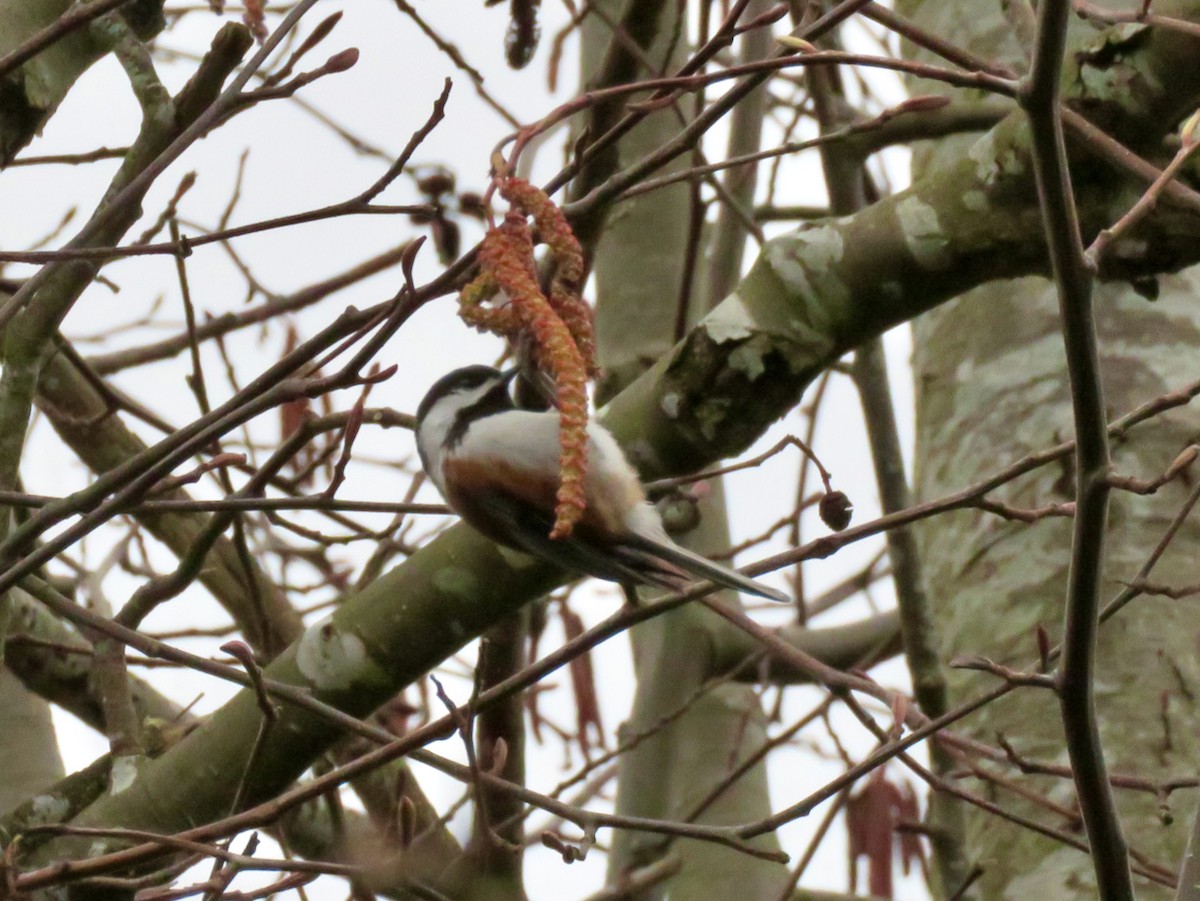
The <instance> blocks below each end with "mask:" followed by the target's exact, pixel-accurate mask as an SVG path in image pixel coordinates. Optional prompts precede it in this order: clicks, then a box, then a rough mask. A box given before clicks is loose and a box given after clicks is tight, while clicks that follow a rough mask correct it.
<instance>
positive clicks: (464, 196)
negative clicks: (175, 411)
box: [458, 191, 486, 219]
mask: <svg viewBox="0 0 1200 901" xmlns="http://www.w3.org/2000/svg"><path fill="white" fill-rule="evenodd" d="M458 208H459V210H461V211H462V214H463V215H464V216H470V217H472V218H474V219H482V218H483V217H484V213H485V212H486V210H484V208H483V198H482V197H481V196H480V195H479V194H477V193H476V192H475V191H463V192H462V193H461V194H459V195H458Z"/></svg>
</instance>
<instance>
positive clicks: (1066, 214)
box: [1019, 0, 1134, 901]
mask: <svg viewBox="0 0 1200 901" xmlns="http://www.w3.org/2000/svg"><path fill="white" fill-rule="evenodd" d="M1069 11H1070V4H1069V3H1068V2H1066V0H1044V2H1043V3H1042V4H1041V5H1040V6H1039V8H1038V31H1037V42H1036V44H1035V46H1034V54H1033V66H1032V69H1031V71H1030V74H1029V77H1028V79H1027V80H1025V81H1024V82H1023V83H1022V89H1021V92H1020V98H1019V99H1020V102H1021V105H1022V106H1023V107H1024V109H1025V111H1026V113H1027V114H1028V116H1029V126H1030V133H1031V136H1032V157H1033V168H1034V173H1035V175H1036V178H1037V187H1038V198H1039V200H1040V203H1041V210H1042V220H1043V223H1044V226H1045V231H1046V242H1047V246H1048V250H1049V254H1050V262H1051V266H1052V268H1053V271H1054V280H1055V283H1056V284H1057V286H1058V297H1059V310H1060V315H1061V320H1062V331H1063V340H1064V343H1065V346H1066V355H1067V369H1068V374H1069V377H1070V383H1071V405H1072V410H1073V413H1074V419H1075V463H1076V485H1075V505H1076V507H1075V530H1074V535H1073V537H1072V544H1071V566H1070V573H1069V575H1068V579H1067V582H1068V584H1067V604H1066V616H1065V622H1064V625H1063V654H1062V662H1061V664H1060V666H1059V670H1058V689H1059V703H1060V705H1061V715H1062V722H1063V730H1064V732H1065V734H1066V741H1067V752H1068V754H1069V756H1070V759H1071V766H1072V769H1073V771H1074V775H1075V788H1076V792H1077V793H1078V796H1079V806H1080V811H1081V813H1082V814H1083V822H1084V826H1085V828H1086V829H1087V836H1088V842H1089V843H1090V845H1091V851H1092V862H1093V866H1094V867H1095V870H1096V880H1097V883H1098V887H1099V892H1100V898H1101V899H1102V901H1132V899H1133V897H1134V891H1133V883H1132V879H1131V876H1130V871H1129V855H1128V849H1127V846H1126V844H1125V837H1124V836H1123V835H1122V833H1121V821H1120V818H1119V816H1118V814H1117V809H1116V805H1115V802H1114V800H1113V796H1112V790H1111V788H1110V786H1109V782H1108V773H1107V768H1106V766H1105V762H1104V751H1103V748H1102V747H1101V742H1100V730H1099V727H1098V724H1097V721H1096V702H1095V696H1094V690H1093V689H1094V680H1095V668H1096V629H1097V624H1098V612H1099V588H1100V576H1101V569H1102V567H1103V563H1104V533H1105V524H1106V520H1107V515H1108V495H1109V483H1108V470H1109V465H1110V461H1109V448H1108V431H1107V429H1106V427H1105V411H1104V392H1103V387H1102V384H1101V378H1100V359H1099V351H1098V348H1097V342H1096V324H1095V321H1094V317H1093V310H1092V273H1091V272H1090V271H1089V269H1088V266H1087V263H1086V260H1085V258H1084V252H1083V243H1082V240H1081V238H1080V234H1079V220H1078V217H1077V215H1076V211H1075V201H1074V195H1073V193H1072V190H1071V180H1070V173H1069V172H1068V170H1067V163H1066V150H1065V146H1064V143H1063V133H1062V120H1061V117H1060V114H1059V110H1058V87H1059V80H1060V76H1061V73H1062V62H1063V48H1064V44H1065V41H1066V35H1067V18H1068V13H1069Z"/></svg>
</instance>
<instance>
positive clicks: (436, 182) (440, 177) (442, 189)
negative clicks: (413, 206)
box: [417, 172, 454, 197]
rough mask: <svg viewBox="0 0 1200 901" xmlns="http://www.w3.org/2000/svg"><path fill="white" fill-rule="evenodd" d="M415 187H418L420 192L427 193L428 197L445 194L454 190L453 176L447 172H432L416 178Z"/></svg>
mask: <svg viewBox="0 0 1200 901" xmlns="http://www.w3.org/2000/svg"><path fill="white" fill-rule="evenodd" d="M417 188H419V189H420V191H421V193H422V194H428V195H429V196H430V197H440V196H441V195H442V194H447V193H449V192H450V191H453V190H454V176H453V175H451V174H450V173H449V172H434V173H432V174H431V175H426V176H425V177H424V178H422V179H418V181H417Z"/></svg>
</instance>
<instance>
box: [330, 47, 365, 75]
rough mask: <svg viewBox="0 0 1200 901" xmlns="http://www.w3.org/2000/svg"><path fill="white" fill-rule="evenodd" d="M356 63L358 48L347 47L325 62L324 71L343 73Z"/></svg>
mask: <svg viewBox="0 0 1200 901" xmlns="http://www.w3.org/2000/svg"><path fill="white" fill-rule="evenodd" d="M357 62H358V48H357V47H347V48H346V49H345V50H339V51H338V52H337V53H335V54H334V55H333V56H331V57H329V59H327V60H326V61H325V71H326V72H345V71H346V70H347V69H352V68H354V64H355V63H357Z"/></svg>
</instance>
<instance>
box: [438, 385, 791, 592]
mask: <svg viewBox="0 0 1200 901" xmlns="http://www.w3.org/2000/svg"><path fill="white" fill-rule="evenodd" d="M518 372H519V370H518V369H517V368H513V369H510V370H506V371H503V372H502V371H500V370H498V369H495V368H494V367H491V366H479V365H476V366H466V367H463V368H461V369H456V370H454V371H453V372H450V373H449V374H447V375H445V376H443V377H442V378H440V379H439V380H438V381H436V382H435V383H434V384H433V386H432V387H430V388H429V390H428V392H427V393H426V395H425V397H424V399H423V400H422V401H421V403H420V405H419V406H418V408H417V415H416V439H417V451H418V454H419V455H420V458H421V463H422V465H423V466H424V468H425V472H426V473H427V474H428V475H429V478H430V479H431V480H432V481H433V483H434V485H435V486H436V487H437V489H438V490H439V491H440V492H441V494H442V497H443V498H445V500H446V502H447V503H448V504H449V505H450V507H451V509H453V510H454V511H455V512H456V513H458V515H459V516H460V517H462V519H463V520H465V521H466V522H467V523H468V524H470V525H471V526H473V527H474V528H475V529H476V530H477V531H479V532H481V533H482V534H483V535H485V536H486V537H487V538H490V539H491V540H492V541H494V542H496V543H498V544H501V545H503V546H505V547H508V548H512V549H514V550H518V551H523V552H525V553H527V554H531V555H533V556H535V557H541V558H543V559H545V560H548V561H549V562H551V563H554V564H557V565H558V566H559V567H561V568H563V569H567V570H571V571H575V572H579V573H584V574H586V575H591V576H596V577H597V578H600V579H606V580H608V581H611V582H617V583H619V584H620V585H621V586H622V587H623V588H624V589H625V591H626V595H627V597H629V598H630V599H631V600H633V601H636V598H637V595H636V591H635V586H637V585H651V586H657V587H659V588H665V589H669V590H679V589H681V588H683V587H684V586H686V585H687V584H689V583H690V582H691V581H693V580H695V579H705V580H708V581H711V582H714V583H716V584H718V585H721V586H723V587H725V588H732V589H734V590H738V591H744V592H747V593H748V594H752V595H757V596H758V597H763V598H769V599H771V600H773V601H781V602H784V603H788V602H789V601H790V599H789V598H788V596H787V595H785V594H784V593H783V592H781V591H777V590H776V589H774V588H771V587H769V586H767V585H763V584H761V583H759V582H756V581H755V580H753V579H751V578H749V577H747V576H743V575H742V574H741V573H738V572H735V571H734V570H732V569H728V568H727V567H724V566H721V565H720V564H718V563H714V562H712V561H711V560H707V559H705V558H704V557H701V556H700V555H698V554H695V553H693V552H692V551H689V550H687V549H686V548H683V547H680V546H679V545H678V544H676V543H675V542H674V541H673V540H672V539H671V538H670V536H668V535H667V531H666V529H665V528H664V526H663V522H662V518H661V517H660V516H659V514H658V511H657V510H656V509H655V508H654V506H653V505H652V504H651V503H650V502H649V501H647V499H646V491H645V488H644V487H643V486H642V483H641V481H640V480H639V479H638V476H637V473H636V472H635V471H634V469H633V467H632V466H631V465H630V464H629V461H628V460H627V459H626V457H625V454H624V452H623V451H622V450H621V447H620V445H619V444H617V441H616V439H615V438H614V437H613V436H612V433H611V432H609V431H608V429H606V428H605V427H604V426H603V425H601V424H600V423H598V422H596V421H595V420H590V421H589V422H588V427H587V431H588V456H587V459H588V466H587V474H586V476H585V478H584V494H585V498H586V502H587V506H586V508H585V509H584V512H583V516H582V518H581V519H580V521H579V522H578V523H576V525H575V527H574V529H573V530H572V532H571V534H570V535H569V536H568V537H563V538H554V539H552V538H550V530H551V527H552V526H553V524H554V508H555V493H556V491H557V488H558V474H559V442H558V431H559V416H558V412H557V410H554V409H549V410H527V409H522V408H520V407H518V406H517V404H516V403H515V402H514V400H513V398H512V394H511V390H510V386H511V383H512V381H513V379H514V378H515V377H516V375H517V374H518Z"/></svg>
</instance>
